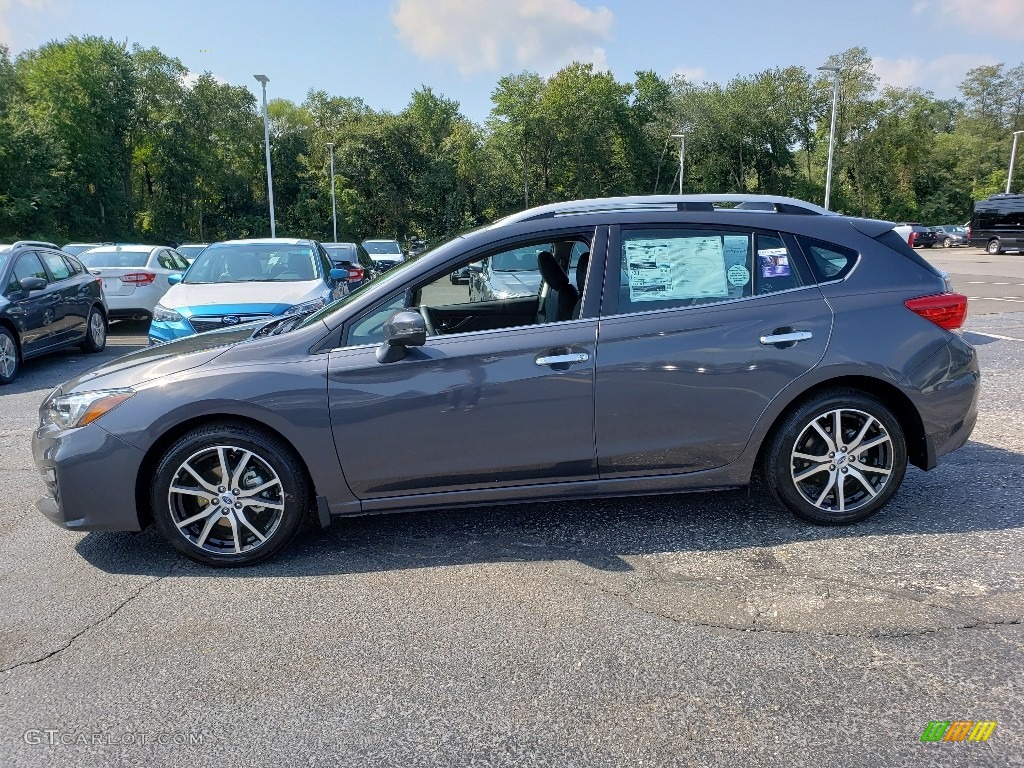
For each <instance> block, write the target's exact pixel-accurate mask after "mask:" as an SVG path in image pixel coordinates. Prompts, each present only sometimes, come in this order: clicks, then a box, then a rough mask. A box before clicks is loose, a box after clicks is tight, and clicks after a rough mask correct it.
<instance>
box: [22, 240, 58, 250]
mask: <svg viewBox="0 0 1024 768" xmlns="http://www.w3.org/2000/svg"><path fill="white" fill-rule="evenodd" d="M30 245H34V246H36V247H41V248H53V249H54V250H58V251H59V250H60V248H58V247H57V244H56V243H48V242H46V241H45V240H17V241H16V242H15V243H14V245H12V246H11V250H12V251H13V250H14V249H15V248H24V247H26V246H30Z"/></svg>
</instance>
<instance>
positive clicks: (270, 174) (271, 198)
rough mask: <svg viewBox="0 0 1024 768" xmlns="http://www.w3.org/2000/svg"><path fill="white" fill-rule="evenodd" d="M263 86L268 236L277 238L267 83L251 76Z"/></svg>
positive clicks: (266, 80) (256, 76) (258, 77)
mask: <svg viewBox="0 0 1024 768" xmlns="http://www.w3.org/2000/svg"><path fill="white" fill-rule="evenodd" d="M253 77H255V78H256V79H257V80H259V81H260V83H261V84H262V85H263V143H264V144H265V145H266V150H267V198H268V199H269V201H270V236H271V237H277V226H276V224H275V223H274V174H273V172H272V171H271V169H270V122H269V120H268V119H267V83H269V82H270V78H269V77H267V76H266V75H253Z"/></svg>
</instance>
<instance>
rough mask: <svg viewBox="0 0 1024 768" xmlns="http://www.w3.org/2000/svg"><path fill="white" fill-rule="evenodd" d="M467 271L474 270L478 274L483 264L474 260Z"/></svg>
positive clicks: (482, 268)
mask: <svg viewBox="0 0 1024 768" xmlns="http://www.w3.org/2000/svg"><path fill="white" fill-rule="evenodd" d="M469 271H470V272H475V273H476V274H478V275H479V274H480V273H481V272H483V271H484V265H483V264H480V263H478V262H474V263H473V264H470V265H469Z"/></svg>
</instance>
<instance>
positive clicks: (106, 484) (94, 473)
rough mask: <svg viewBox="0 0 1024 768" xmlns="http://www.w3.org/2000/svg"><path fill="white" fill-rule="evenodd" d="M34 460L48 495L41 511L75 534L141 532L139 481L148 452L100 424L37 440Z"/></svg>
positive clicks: (52, 429)
mask: <svg viewBox="0 0 1024 768" xmlns="http://www.w3.org/2000/svg"><path fill="white" fill-rule="evenodd" d="M32 457H33V459H34V460H35V464H36V467H37V468H38V469H39V471H40V472H41V473H42V475H43V483H44V485H45V486H46V493H45V494H44V495H43V496H41V497H40V498H39V499H38V500H37V501H36V508H37V509H38V510H39V511H40V512H42V513H43V515H45V516H46V518H47V519H49V520H50V521H52V522H53V523H55V524H57V525H59V526H61V527H62V528H68V529H70V530H74V531H139V530H141V529H142V526H141V524H140V522H139V513H138V509H137V507H136V499H135V482H136V478H138V476H139V469H140V467H141V465H142V460H143V457H144V454H143V453H142V451H140V450H139V449H138V448H135V447H134V446H131V445H129V444H128V443H126V442H124V441H123V440H120V439H119V438H117V437H115V436H114V435H112V434H110V433H109V432H107V431H106V430H104V429H103V428H101V427H99V426H98V425H96V424H88V425H86V426H84V427H78V428H76V429H59V428H58V427H57V426H56V425H53V424H48V425H46V426H44V427H41V428H39V429H37V430H36V431H35V434H34V435H33V436H32Z"/></svg>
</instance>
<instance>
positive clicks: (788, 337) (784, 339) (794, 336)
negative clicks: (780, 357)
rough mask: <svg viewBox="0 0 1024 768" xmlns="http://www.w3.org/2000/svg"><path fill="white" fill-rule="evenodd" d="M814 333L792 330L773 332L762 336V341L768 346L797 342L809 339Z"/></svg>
mask: <svg viewBox="0 0 1024 768" xmlns="http://www.w3.org/2000/svg"><path fill="white" fill-rule="evenodd" d="M813 336H814V334H812V333H811V332H810V331H790V332H789V333H773V334H771V335H770V336H762V337H761V343H762V344H764V345H765V346H766V347H767V346H771V345H772V344H796V343H797V342H798V341H807V340H808V339H810V338H812V337H813Z"/></svg>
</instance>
